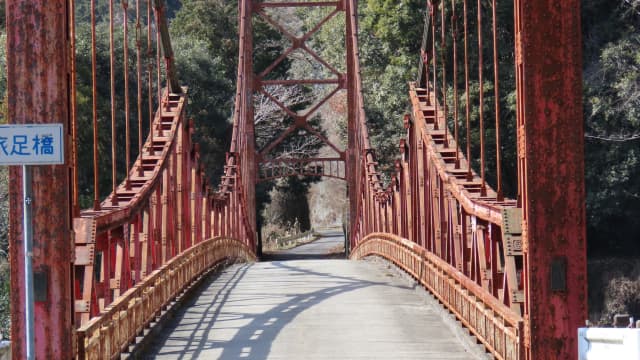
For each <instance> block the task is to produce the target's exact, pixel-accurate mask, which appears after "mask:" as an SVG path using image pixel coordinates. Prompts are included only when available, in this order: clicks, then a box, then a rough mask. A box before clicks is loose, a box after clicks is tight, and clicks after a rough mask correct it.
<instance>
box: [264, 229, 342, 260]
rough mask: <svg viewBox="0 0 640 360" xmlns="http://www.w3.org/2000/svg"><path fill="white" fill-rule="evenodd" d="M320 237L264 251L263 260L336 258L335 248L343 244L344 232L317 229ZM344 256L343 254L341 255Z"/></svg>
mask: <svg viewBox="0 0 640 360" xmlns="http://www.w3.org/2000/svg"><path fill="white" fill-rule="evenodd" d="M318 234H319V235H320V238H318V239H317V240H316V241H313V242H311V243H308V244H304V245H300V246H297V247H294V248H292V249H288V250H279V251H272V252H265V253H264V255H263V257H262V258H263V260H268V261H276V260H303V259H322V258H336V257H338V256H339V254H336V253H335V250H336V249H337V248H338V247H339V246H340V245H344V234H343V233H342V231H338V230H324V231H319V232H318ZM342 257H343V258H344V256H342Z"/></svg>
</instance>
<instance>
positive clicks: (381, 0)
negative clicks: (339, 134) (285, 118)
mask: <svg viewBox="0 0 640 360" xmlns="http://www.w3.org/2000/svg"><path fill="white" fill-rule="evenodd" d="M424 9H425V6H424V2H421V1H415V0H392V1H387V0H368V1H363V2H361V3H360V4H359V8H358V10H359V12H360V22H359V34H358V39H359V51H360V66H361V69H362V86H363V90H364V94H363V95H364V99H365V112H366V114H367V121H368V127H369V136H370V137H371V143H372V146H373V147H375V148H376V154H377V155H378V158H379V160H380V163H381V166H380V170H381V171H383V172H390V171H392V170H393V168H394V167H393V159H394V158H395V157H396V156H397V154H398V150H397V149H398V144H399V139H400V137H401V136H402V135H403V133H404V129H403V128H402V120H401V119H402V115H403V114H404V113H405V112H406V110H407V105H408V102H407V94H408V90H409V88H408V85H407V84H408V82H409V81H411V80H414V79H415V77H416V73H417V65H418V61H417V59H418V54H419V53H420V38H421V35H422V28H423V26H422V25H423V21H424Z"/></svg>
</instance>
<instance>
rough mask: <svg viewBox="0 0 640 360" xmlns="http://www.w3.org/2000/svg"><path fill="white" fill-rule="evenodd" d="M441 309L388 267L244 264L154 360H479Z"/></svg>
mask: <svg viewBox="0 0 640 360" xmlns="http://www.w3.org/2000/svg"><path fill="white" fill-rule="evenodd" d="M298 251H299V250H298ZM439 307H440V306H439V305H438V303H437V302H436V301H433V300H430V301H429V300H428V299H426V298H425V296H424V295H421V294H420V293H419V292H417V291H415V289H414V288H413V285H412V284H411V283H410V282H409V281H408V280H407V279H406V278H405V277H403V276H399V274H398V272H397V271H396V270H395V269H391V268H390V267H389V266H388V265H387V264H386V263H382V262H371V261H349V260H326V259H323V260H295V261H270V262H261V263H254V264H239V265H234V266H232V267H230V268H228V269H226V270H225V271H223V272H222V273H221V274H220V275H219V277H218V278H217V279H216V280H215V281H210V282H209V283H208V284H206V285H205V288H204V290H203V291H202V293H201V294H200V295H198V296H196V297H195V299H193V300H192V303H191V304H187V305H186V306H185V308H184V310H182V311H180V312H178V314H177V316H176V319H175V320H174V322H173V323H170V324H168V325H167V328H165V330H164V331H163V336H162V337H160V338H157V339H155V340H154V344H153V346H152V349H153V352H152V353H150V354H149V356H148V358H157V359H254V360H257V359H296V360H298V359H363V360H364V359H476V358H478V354H477V348H476V347H474V346H472V345H468V344H470V342H469V339H468V336H467V335H465V334H464V332H463V331H460V330H456V326H457V325H456V324H455V323H451V322H448V321H444V320H443V316H442V315H441V314H442V310H441V309H440V308H439ZM465 344H466V345H465ZM474 351H475V352H476V353H474Z"/></svg>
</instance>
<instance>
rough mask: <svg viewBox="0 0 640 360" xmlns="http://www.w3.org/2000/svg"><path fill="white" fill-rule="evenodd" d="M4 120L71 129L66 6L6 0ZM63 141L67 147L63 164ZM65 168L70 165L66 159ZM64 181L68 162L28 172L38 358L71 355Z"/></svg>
mask: <svg viewBox="0 0 640 360" xmlns="http://www.w3.org/2000/svg"><path fill="white" fill-rule="evenodd" d="M6 5H7V7H6V9H7V85H8V86H7V89H8V94H9V97H8V99H9V103H8V111H9V122H10V123H16V124H24V123H57V122H62V123H63V124H64V126H65V131H67V132H69V129H70V123H69V122H70V115H71V114H70V109H69V93H68V89H69V83H68V78H67V74H68V70H69V67H70V64H69V52H68V51H69V50H68V49H69V43H68V33H67V32H68V27H67V16H68V2H67V1H63V0H49V1H44V0H36V1H16V0H10V1H7V4H6ZM68 145H69V144H66V146H65V155H66V156H67V160H68V158H69V156H70V151H69V149H70V147H69V146H68ZM66 163H67V164H68V161H66ZM21 173H22V171H21V169H19V168H18V167H12V168H11V169H10V183H11V186H10V233H9V236H10V259H11V281H12V283H15V284H22V283H23V282H24V270H23V267H24V262H23V255H24V254H23V236H22V235H23V233H22V203H23V199H22V191H21V186H20V185H19V184H21V182H22V174H21ZM69 190H70V179H69V169H68V167H67V165H60V166H37V167H34V168H33V195H34V201H33V214H34V223H33V238H34V244H33V247H34V253H33V268H34V272H35V273H36V274H38V273H39V274H41V276H42V277H43V278H44V279H46V282H47V289H46V298H45V300H44V301H38V302H36V304H35V319H37V320H36V322H35V345H36V354H35V356H36V358H39V359H64V358H70V357H72V353H73V348H72V338H73V319H72V309H73V306H72V290H71V280H72V273H71V267H72V264H71V261H72V247H71V239H70V234H71V224H70V209H69V204H70V203H71V198H70V193H69ZM14 289H17V291H13V292H12V293H11V310H12V311H11V322H12V329H11V337H12V339H16V340H15V341H14V342H13V344H12V353H13V358H14V359H21V358H24V357H25V356H26V354H25V351H26V348H25V343H24V342H23V341H20V340H19V339H25V328H24V311H23V309H24V289H23V286H15V287H14Z"/></svg>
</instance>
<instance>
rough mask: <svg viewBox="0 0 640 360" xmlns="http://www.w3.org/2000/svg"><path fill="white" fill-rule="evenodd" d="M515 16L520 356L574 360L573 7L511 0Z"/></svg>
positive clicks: (576, 120) (581, 287)
mask: <svg viewBox="0 0 640 360" xmlns="http://www.w3.org/2000/svg"><path fill="white" fill-rule="evenodd" d="M515 17H516V24H515V25H516V69H517V72H516V73H517V90H518V96H517V98H518V150H519V153H518V156H519V161H518V166H519V169H518V171H519V179H520V187H521V194H522V198H521V200H522V206H523V250H524V255H525V265H524V266H525V270H526V271H525V286H526V288H525V334H526V333H528V336H526V337H525V345H528V346H527V347H528V349H527V350H526V358H527V359H531V360H533V359H535V360H539V359H540V360H541V359H576V358H577V357H578V356H577V355H578V354H577V350H578V344H577V328H578V327H579V326H581V325H582V324H584V321H585V319H586V318H587V275H586V235H585V221H586V219H585V191H584V155H583V154H584V151H583V149H584V144H583V128H582V127H583V124H582V54H581V50H582V48H581V46H582V42H581V34H580V31H581V29H580V1H579V0H564V1H557V0H537V1H523V0H516V3H515ZM527 343H528V344H527Z"/></svg>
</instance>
